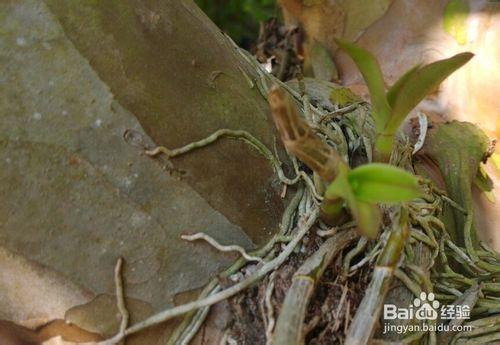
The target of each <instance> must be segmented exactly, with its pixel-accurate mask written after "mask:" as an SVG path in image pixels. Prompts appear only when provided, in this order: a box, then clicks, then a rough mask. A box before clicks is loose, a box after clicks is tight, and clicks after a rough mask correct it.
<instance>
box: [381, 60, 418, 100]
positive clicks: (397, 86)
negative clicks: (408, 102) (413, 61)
mask: <svg viewBox="0 0 500 345" xmlns="http://www.w3.org/2000/svg"><path fill="white" fill-rule="evenodd" d="M420 66H421V65H420V64H418V65H416V66H414V67H412V68H410V69H409V70H408V71H406V73H405V74H403V75H402V76H401V77H400V78H399V79H398V80H397V81H396V82H395V83H394V85H392V87H391V88H390V89H389V91H387V102H389V105H390V106H391V107H392V106H393V105H394V101H395V100H396V99H397V97H398V93H399V91H401V88H402V87H403V85H404V84H406V82H407V81H408V79H409V78H410V77H411V76H412V75H413V74H414V73H415V72H416V71H417V70H418V69H419V68H420Z"/></svg>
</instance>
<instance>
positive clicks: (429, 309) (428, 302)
mask: <svg viewBox="0 0 500 345" xmlns="http://www.w3.org/2000/svg"><path fill="white" fill-rule="evenodd" d="M413 307H414V308H415V318H416V319H417V320H436V319H437V318H438V310H439V301H437V300H435V296H434V294H433V293H432V292H431V293H429V294H428V295H427V294H426V293H425V292H422V293H421V294H420V296H419V297H418V298H415V299H414V300H413Z"/></svg>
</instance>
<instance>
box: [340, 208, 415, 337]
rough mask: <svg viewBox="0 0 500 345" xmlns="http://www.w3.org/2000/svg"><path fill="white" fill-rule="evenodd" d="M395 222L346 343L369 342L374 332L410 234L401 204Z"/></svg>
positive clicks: (405, 213)
mask: <svg viewBox="0 0 500 345" xmlns="http://www.w3.org/2000/svg"><path fill="white" fill-rule="evenodd" d="M396 226H397V227H396V228H395V229H393V231H392V232H391V233H390V236H389V238H388V239H387V243H386V245H385V247H384V249H383V250H382V253H381V254H380V256H379V258H378V261H377V265H376V266H375V269H374V271H373V276H372V280H371V281H370V285H369V286H368V290H367V291H366V294H365V296H364V297H363V300H362V301H361V304H360V305H359V308H358V310H357V312H356V315H355V316H354V319H353V321H352V323H351V325H350V326H349V333H348V334H347V337H346V341H345V344H346V345H361V344H368V342H369V341H370V339H371V337H372V335H373V332H374V330H375V327H376V325H377V322H378V318H379V315H380V310H381V309H382V305H383V303H384V299H385V296H386V294H387V292H388V291H389V286H390V283H391V281H392V277H393V275H394V271H395V269H396V268H397V266H398V263H399V260H400V258H401V254H402V252H403V248H404V245H405V242H406V239H407V237H408V234H409V229H408V214H407V211H406V210H405V209H404V208H401V214H400V217H399V222H398V224H397V225H396Z"/></svg>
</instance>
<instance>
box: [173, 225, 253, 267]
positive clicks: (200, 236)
mask: <svg viewBox="0 0 500 345" xmlns="http://www.w3.org/2000/svg"><path fill="white" fill-rule="evenodd" d="M181 238H182V239H183V240H186V241H190V242H191V241H196V240H204V241H206V242H208V243H209V244H210V245H211V246H212V247H214V248H215V249H217V250H219V251H221V252H238V253H240V254H241V256H243V257H244V258H245V259H246V260H248V261H258V262H262V259H261V258H259V257H258V256H252V255H249V254H247V252H246V251H245V249H243V248H242V247H241V246H238V245H236V244H231V245H227V246H226V245H222V244H220V243H219V242H217V241H216V240H214V239H213V238H212V237H210V236H209V235H207V234H205V233H203V232H198V233H196V234H192V235H182V236H181Z"/></svg>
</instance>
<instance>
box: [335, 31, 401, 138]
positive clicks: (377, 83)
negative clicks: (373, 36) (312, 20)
mask: <svg viewBox="0 0 500 345" xmlns="http://www.w3.org/2000/svg"><path fill="white" fill-rule="evenodd" d="M335 42H336V43H337V44H338V46H339V47H340V48H342V49H343V50H344V51H345V52H346V53H347V54H348V55H349V56H350V57H351V58H352V59H353V60H354V62H355V63H356V66H358V69H359V70H360V72H361V74H362V75H363V78H364V79H365V82H366V85H367V86H368V90H369V91H370V97H371V102H372V108H373V118H374V120H375V125H376V127H377V130H378V131H381V130H382V129H383V128H384V127H385V125H386V123H387V121H389V116H390V112H391V108H390V106H389V103H388V102H387V98H386V96H385V89H384V79H383V77H382V72H381V71H380V67H379V65H378V63H377V60H376V59H375V57H374V56H373V55H372V54H371V53H370V52H369V51H367V50H365V49H363V48H360V47H357V46H356V45H354V44H352V43H349V42H346V41H343V40H339V39H335Z"/></svg>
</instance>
